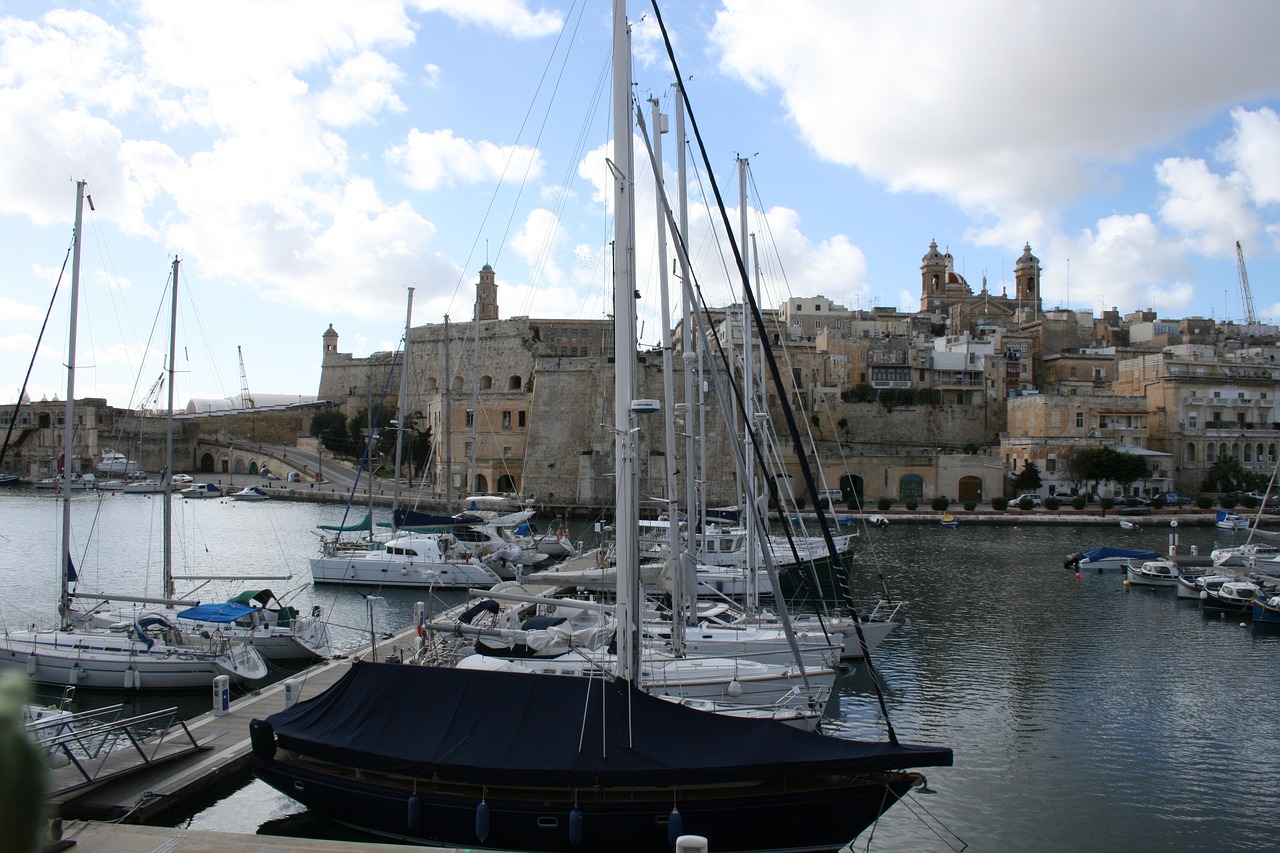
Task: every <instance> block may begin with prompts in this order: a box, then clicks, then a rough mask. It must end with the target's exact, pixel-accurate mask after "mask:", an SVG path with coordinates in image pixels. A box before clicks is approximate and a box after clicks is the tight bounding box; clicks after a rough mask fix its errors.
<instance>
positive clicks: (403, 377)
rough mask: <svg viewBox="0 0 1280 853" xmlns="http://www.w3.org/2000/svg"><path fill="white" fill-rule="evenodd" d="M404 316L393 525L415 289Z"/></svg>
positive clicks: (406, 400)
mask: <svg viewBox="0 0 1280 853" xmlns="http://www.w3.org/2000/svg"><path fill="white" fill-rule="evenodd" d="M408 302H409V306H408V307H407V308H406V309H405V314H404V351H403V353H402V354H401V356H400V399H399V401H398V402H397V403H396V471H395V482H394V483H393V484H392V487H391V523H392V524H395V519H396V516H397V514H398V513H399V511H400V460H401V458H403V455H404V419H405V411H406V407H407V405H408V398H409V327H410V326H411V325H412V324H413V288H412V287H411V288H409V299H408Z"/></svg>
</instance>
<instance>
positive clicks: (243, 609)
mask: <svg viewBox="0 0 1280 853" xmlns="http://www.w3.org/2000/svg"><path fill="white" fill-rule="evenodd" d="M258 609H259V608H257V607H249V606H248V605H245V604H239V603H238V602H235V601H219V602H211V603H209V604H197V605H196V606H195V607H189V608H187V609H186V610H183V611H181V612H179V613H178V618H179V619H190V620H192V621H193V622H234V621H236V620H237V619H239V618H240V617H241V616H248V615H249V614H250V613H253V612H254V611H255V610H258Z"/></svg>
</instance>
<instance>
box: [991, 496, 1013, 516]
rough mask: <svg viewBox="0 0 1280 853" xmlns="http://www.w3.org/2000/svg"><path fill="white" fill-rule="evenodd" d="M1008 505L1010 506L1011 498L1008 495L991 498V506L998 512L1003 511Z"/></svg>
mask: <svg viewBox="0 0 1280 853" xmlns="http://www.w3.org/2000/svg"><path fill="white" fill-rule="evenodd" d="M1007 506H1009V499H1008V498H1006V497H995V498H992V499H991V508H992V509H994V510H995V511H996V512H1001V511H1003V510H1004V509H1005V507H1007Z"/></svg>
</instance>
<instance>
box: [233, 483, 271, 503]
mask: <svg viewBox="0 0 1280 853" xmlns="http://www.w3.org/2000/svg"><path fill="white" fill-rule="evenodd" d="M270 497H271V496H270V495H268V494H267V493H266V492H265V491H263V490H262V489H260V488H258V487H257V486H246V487H245V488H243V489H241V490H240V491H238V492H232V493H231V499H232V500H233V501H265V500H267V499H268V498H270Z"/></svg>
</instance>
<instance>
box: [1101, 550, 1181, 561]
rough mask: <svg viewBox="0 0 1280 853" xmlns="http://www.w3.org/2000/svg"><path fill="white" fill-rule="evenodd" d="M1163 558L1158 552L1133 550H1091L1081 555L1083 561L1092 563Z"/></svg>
mask: <svg viewBox="0 0 1280 853" xmlns="http://www.w3.org/2000/svg"><path fill="white" fill-rule="evenodd" d="M1161 556H1163V555H1162V554H1160V553H1159V552H1158V551H1143V550H1141V549H1132V548H1090V549H1089V550H1088V551H1085V552H1083V553H1082V554H1081V555H1080V558H1081V559H1082V560H1089V561H1090V562H1093V561H1096V560H1107V559H1110V558H1112V557H1122V558H1124V559H1127V560H1144V561H1145V560H1158V559H1160V557H1161Z"/></svg>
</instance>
